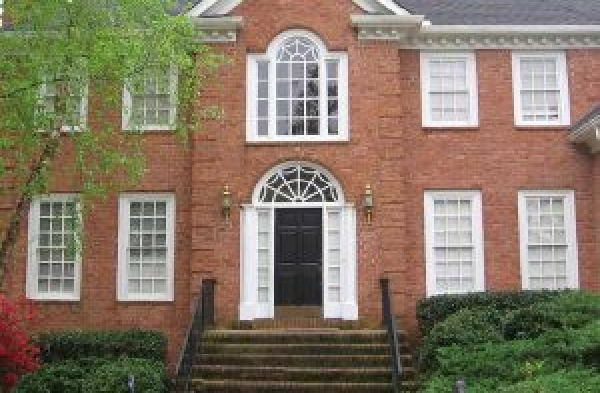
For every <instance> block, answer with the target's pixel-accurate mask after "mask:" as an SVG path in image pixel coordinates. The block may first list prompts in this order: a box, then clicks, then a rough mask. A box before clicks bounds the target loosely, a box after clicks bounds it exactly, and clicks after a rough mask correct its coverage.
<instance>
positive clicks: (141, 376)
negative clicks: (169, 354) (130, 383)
mask: <svg viewBox="0 0 600 393" xmlns="http://www.w3.org/2000/svg"><path fill="white" fill-rule="evenodd" d="M130 375H133V376H134V377H135V391H136V392H144V393H166V392H168V389H169V388H168V384H167V376H166V372H165V368H164V365H163V364H162V363H160V362H156V361H152V360H146V359H127V358H123V359H119V360H116V361H114V362H109V363H106V364H105V365H103V366H100V367H98V368H97V369H95V370H94V371H92V373H91V374H90V375H89V376H88V377H87V378H86V379H85V380H84V381H83V384H82V391H84V392H86V393H88V392H89V393H121V392H122V393H128V389H127V379H128V377H129V376H130Z"/></svg>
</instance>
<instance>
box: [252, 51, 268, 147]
mask: <svg viewBox="0 0 600 393" xmlns="http://www.w3.org/2000/svg"><path fill="white" fill-rule="evenodd" d="M269 63H270V62H269V61H268V60H258V61H257V62H256V81H257V82H256V83H257V94H256V97H257V100H256V114H255V115H256V133H257V135H259V136H268V135H269V106H270V105H269V96H270V94H269V74H270V72H269V71H270V70H269V68H270V66H269Z"/></svg>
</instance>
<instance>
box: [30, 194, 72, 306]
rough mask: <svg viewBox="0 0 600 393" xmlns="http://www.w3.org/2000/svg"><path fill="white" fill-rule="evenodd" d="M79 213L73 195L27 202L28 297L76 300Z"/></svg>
mask: <svg viewBox="0 0 600 393" xmlns="http://www.w3.org/2000/svg"><path fill="white" fill-rule="evenodd" d="M79 214H80V213H79V211H78V202H77V196H76V195H71V194H53V195H45V196H41V197H36V198H34V200H33V201H32V202H31V210H30V213H29V242H28V247H29V252H28V254H29V257H28V264H27V295H28V297H29V298H30V299H37V300H79V294H80V286H81V255H80V253H79V245H78V240H77V235H78V233H79V232H78V229H77V222H80V221H81V217H80V216H79Z"/></svg>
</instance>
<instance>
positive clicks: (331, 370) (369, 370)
mask: <svg viewBox="0 0 600 393" xmlns="http://www.w3.org/2000/svg"><path fill="white" fill-rule="evenodd" d="M194 368H195V369H196V370H199V371H208V370H219V371H233V372H244V371H264V372H269V373H277V372H282V373H283V372H285V373H305V374H375V373H377V374H388V373H390V368H389V367H287V366H240V365H223V364H210V365H206V364H201V365H195V366H194Z"/></svg>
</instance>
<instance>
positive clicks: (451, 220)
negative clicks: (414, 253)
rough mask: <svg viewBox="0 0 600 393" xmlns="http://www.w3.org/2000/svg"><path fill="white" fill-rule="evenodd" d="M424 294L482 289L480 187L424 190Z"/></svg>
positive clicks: (431, 294)
mask: <svg viewBox="0 0 600 393" xmlns="http://www.w3.org/2000/svg"><path fill="white" fill-rule="evenodd" d="M425 244H426V252H425V254H426V275H427V295H428V296H433V295H440V294H448V293H466V292H473V291H482V290H484V264H483V230H482V222H481V193H480V192H479V191H452V190H450V191H427V192H426V193H425Z"/></svg>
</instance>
